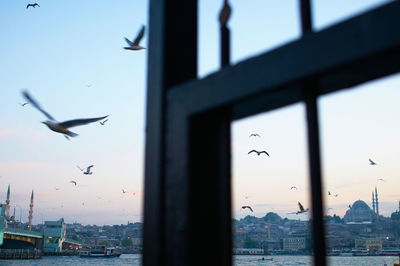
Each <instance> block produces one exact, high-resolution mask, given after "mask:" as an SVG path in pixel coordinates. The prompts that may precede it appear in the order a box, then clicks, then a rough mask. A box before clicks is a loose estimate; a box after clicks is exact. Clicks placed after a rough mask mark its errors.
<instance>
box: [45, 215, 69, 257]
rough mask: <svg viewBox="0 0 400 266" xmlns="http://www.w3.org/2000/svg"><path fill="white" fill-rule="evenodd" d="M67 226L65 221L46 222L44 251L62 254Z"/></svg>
mask: <svg viewBox="0 0 400 266" xmlns="http://www.w3.org/2000/svg"><path fill="white" fill-rule="evenodd" d="M65 232H66V224H65V222H64V219H63V218H61V219H60V220H58V221H45V222H44V226H43V237H44V243H43V251H45V252H60V251H62V244H63V242H64V241H65Z"/></svg>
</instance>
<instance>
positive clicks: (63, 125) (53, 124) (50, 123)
mask: <svg viewBox="0 0 400 266" xmlns="http://www.w3.org/2000/svg"><path fill="white" fill-rule="evenodd" d="M22 95H23V96H24V97H25V99H26V100H27V101H28V102H29V103H30V104H32V105H33V106H34V107H35V108H36V109H38V110H39V111H40V112H42V113H43V114H44V115H45V116H46V117H47V118H48V119H50V120H47V121H43V122H42V123H43V124H45V125H46V126H47V127H48V128H49V129H50V130H52V131H55V132H58V133H61V134H64V136H65V135H66V136H69V137H76V136H78V134H76V133H74V132H71V131H69V130H68V128H70V127H76V126H82V125H86V124H89V123H92V122H96V121H99V120H103V119H104V118H106V117H108V115H106V116H102V117H96V118H85V119H74V120H69V121H64V122H57V121H56V120H55V119H54V118H53V117H52V116H51V115H50V114H49V113H47V112H46V111H45V110H43V109H42V107H41V106H40V105H39V104H38V103H37V102H36V101H35V100H34V99H33V98H32V96H31V95H30V94H29V93H28V91H23V92H22Z"/></svg>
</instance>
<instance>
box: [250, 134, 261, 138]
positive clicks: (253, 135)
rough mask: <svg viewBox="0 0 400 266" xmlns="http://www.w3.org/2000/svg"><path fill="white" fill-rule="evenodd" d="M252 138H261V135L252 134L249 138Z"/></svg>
mask: <svg viewBox="0 0 400 266" xmlns="http://www.w3.org/2000/svg"><path fill="white" fill-rule="evenodd" d="M250 137H261V136H260V135H259V134H250V136H249V138H250Z"/></svg>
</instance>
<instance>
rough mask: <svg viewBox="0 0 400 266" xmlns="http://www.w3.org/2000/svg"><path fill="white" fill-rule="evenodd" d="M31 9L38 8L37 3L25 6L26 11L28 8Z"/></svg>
mask: <svg viewBox="0 0 400 266" xmlns="http://www.w3.org/2000/svg"><path fill="white" fill-rule="evenodd" d="M30 6H31V7H33V8H35V7H37V6H38V7H40V6H39V5H38V3H34V4H28V5H27V6H26V9H28V8H29V7H30Z"/></svg>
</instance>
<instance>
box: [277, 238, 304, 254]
mask: <svg viewBox="0 0 400 266" xmlns="http://www.w3.org/2000/svg"><path fill="white" fill-rule="evenodd" d="M305 249H306V238H305V237H286V238H284V239H283V250H285V251H300V250H305Z"/></svg>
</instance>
